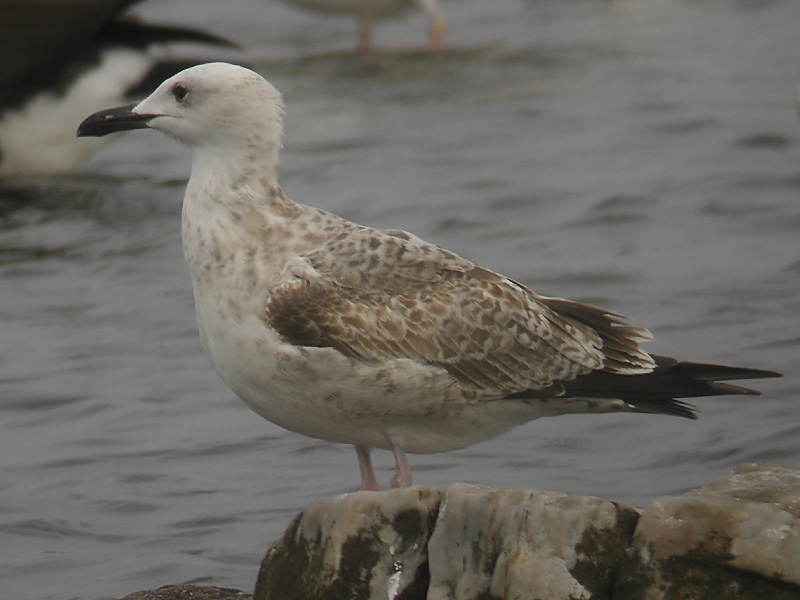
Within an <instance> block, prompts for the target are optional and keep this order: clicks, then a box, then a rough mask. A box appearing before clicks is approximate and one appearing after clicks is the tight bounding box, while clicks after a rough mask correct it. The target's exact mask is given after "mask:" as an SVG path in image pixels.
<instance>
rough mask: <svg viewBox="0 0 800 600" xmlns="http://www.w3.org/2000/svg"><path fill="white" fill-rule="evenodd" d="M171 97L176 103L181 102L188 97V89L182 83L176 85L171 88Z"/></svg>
mask: <svg viewBox="0 0 800 600" xmlns="http://www.w3.org/2000/svg"><path fill="white" fill-rule="evenodd" d="M172 95H173V97H174V98H175V100H177V101H178V102H183V101H184V100H185V99H186V96H188V95H189V88H187V87H186V86H185V85H183V84H182V83H176V84H175V85H173V86H172Z"/></svg>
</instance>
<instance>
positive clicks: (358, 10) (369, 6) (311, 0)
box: [285, 0, 447, 51]
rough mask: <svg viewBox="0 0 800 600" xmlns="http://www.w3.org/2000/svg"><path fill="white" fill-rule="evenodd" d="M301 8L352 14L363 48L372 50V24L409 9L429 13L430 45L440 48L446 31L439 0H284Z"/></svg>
mask: <svg viewBox="0 0 800 600" xmlns="http://www.w3.org/2000/svg"><path fill="white" fill-rule="evenodd" d="M285 1H286V2H287V3H291V4H296V5H297V6H300V7H302V8H307V9H310V10H316V11H319V12H325V13H333V14H352V15H355V16H356V19H357V20H358V46H357V49H358V50H360V51H367V50H371V49H372V24H373V22H374V21H375V20H378V19H383V18H386V17H390V16H392V15H394V14H396V13H398V12H401V11H403V10H406V9H409V8H414V7H416V8H421V9H422V10H423V11H425V14H426V15H428V21H429V23H430V25H429V29H428V31H429V33H428V47H429V48H430V49H431V50H440V49H441V47H442V40H443V39H444V36H445V33H447V21H446V20H445V17H444V13H443V12H442V9H441V6H440V5H439V0H285Z"/></svg>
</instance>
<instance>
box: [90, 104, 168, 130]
mask: <svg viewBox="0 0 800 600" xmlns="http://www.w3.org/2000/svg"><path fill="white" fill-rule="evenodd" d="M135 107H136V104H129V105H127V106H118V107H117V108H109V109H106V110H101V111H100V112H96V113H94V114H93V115H90V116H88V117H86V119H85V120H84V121H83V123H81V124H80V125H79V126H78V137H103V136H104V135H108V134H109V133H116V132H118V131H130V130H131V129H144V128H146V127H147V124H148V123H149V122H150V121H152V120H153V119H155V118H156V117H157V116H158V115H146V114H145V115H143V114H139V113H135V112H133V109H134V108H135Z"/></svg>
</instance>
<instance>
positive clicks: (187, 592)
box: [121, 585, 253, 600]
mask: <svg viewBox="0 0 800 600" xmlns="http://www.w3.org/2000/svg"><path fill="white" fill-rule="evenodd" d="M252 597H253V596H251V595H250V594H246V593H245V592H243V591H242V590H234V589H230V588H221V587H211V586H199V585H165V586H163V587H160V588H158V589H156V590H145V591H143V592H135V593H133V594H130V595H128V596H125V597H124V598H122V599H121V600H251V599H252Z"/></svg>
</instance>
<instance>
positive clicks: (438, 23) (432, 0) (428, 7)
mask: <svg viewBox="0 0 800 600" xmlns="http://www.w3.org/2000/svg"><path fill="white" fill-rule="evenodd" d="M417 4H419V6H420V7H421V8H422V10H424V11H425V13H426V14H427V15H428V20H429V21H430V28H429V29H428V32H429V33H428V48H429V49H430V50H432V51H434V52H436V51H438V50H441V49H442V41H443V40H444V35H445V34H446V33H447V19H445V18H444V13H443V12H442V9H441V7H440V6H439V0H417Z"/></svg>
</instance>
